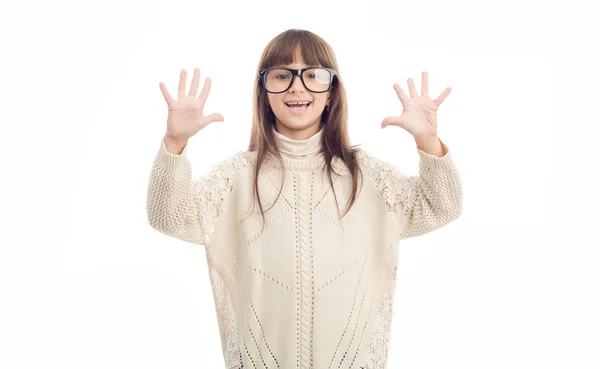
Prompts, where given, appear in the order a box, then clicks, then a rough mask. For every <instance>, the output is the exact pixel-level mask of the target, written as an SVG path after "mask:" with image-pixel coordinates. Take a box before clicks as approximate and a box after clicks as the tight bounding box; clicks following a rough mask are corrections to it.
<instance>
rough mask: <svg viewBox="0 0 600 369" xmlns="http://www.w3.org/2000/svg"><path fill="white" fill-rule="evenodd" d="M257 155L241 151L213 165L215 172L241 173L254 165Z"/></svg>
mask: <svg viewBox="0 0 600 369" xmlns="http://www.w3.org/2000/svg"><path fill="white" fill-rule="evenodd" d="M255 157H256V155H255V154H254V153H253V152H251V151H246V150H240V151H237V152H236V153H234V154H232V155H230V156H229V157H227V158H226V159H223V160H221V161H219V162H217V163H216V164H215V165H213V171H234V172H237V171H240V170H242V169H243V168H245V167H249V166H252V165H253V162H254V160H255Z"/></svg>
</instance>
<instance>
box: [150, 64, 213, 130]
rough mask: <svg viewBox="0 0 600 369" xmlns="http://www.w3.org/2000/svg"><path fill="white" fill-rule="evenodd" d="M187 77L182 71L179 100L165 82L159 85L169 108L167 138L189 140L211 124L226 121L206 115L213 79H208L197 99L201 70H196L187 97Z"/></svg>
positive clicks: (183, 70) (184, 71) (185, 72)
mask: <svg viewBox="0 0 600 369" xmlns="http://www.w3.org/2000/svg"><path fill="white" fill-rule="evenodd" d="M186 75H187V71H186V70H185V69H182V70H181V74H180V78H179V90H178V95H177V100H175V99H173V98H172V97H171V95H170V94H169V91H167V88H166V86H165V84H164V83H163V82H160V83H159V87H160V90H161V91H162V94H163V96H164V98H165V101H166V102H167V106H168V108H169V116H168V118H167V133H166V136H168V137H170V138H173V139H181V140H187V139H189V138H190V137H192V136H193V135H195V134H196V133H198V131H200V130H201V129H203V128H204V127H206V126H207V125H209V124H210V123H212V122H217V121H221V122H222V121H223V120H224V118H223V116H222V115H221V114H217V113H213V114H210V115H208V116H205V115H204V111H203V110H204V104H205V103H206V99H207V98H208V93H209V92H210V85H211V79H210V78H206V80H205V81H204V86H203V87H202V91H201V92H200V96H199V97H196V94H197V93H198V84H199V81H200V69H198V68H196V69H194V77H193V78H192V84H191V86H190V91H189V93H188V94H187V95H186V94H185V86H186Z"/></svg>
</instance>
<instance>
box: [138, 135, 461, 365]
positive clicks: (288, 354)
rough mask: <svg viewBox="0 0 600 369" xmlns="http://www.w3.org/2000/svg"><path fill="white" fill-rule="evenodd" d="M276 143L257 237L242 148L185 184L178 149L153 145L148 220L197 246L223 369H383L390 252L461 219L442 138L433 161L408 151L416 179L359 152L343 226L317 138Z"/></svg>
mask: <svg viewBox="0 0 600 369" xmlns="http://www.w3.org/2000/svg"><path fill="white" fill-rule="evenodd" d="M274 133H275V138H276V143H277V145H278V149H279V151H280V152H281V154H282V156H283V166H281V165H280V162H279V161H278V159H277V158H275V157H274V156H271V155H269V156H267V157H266V160H265V161H264V163H263V166H262V167H261V171H260V174H259V192H260V195H261V201H262V203H263V208H264V209H265V210H266V212H265V224H264V225H265V227H264V229H262V225H263V223H262V218H261V215H260V209H259V208H258V203H257V202H254V203H253V202H252V196H253V193H254V192H253V187H252V185H253V176H252V174H253V167H254V166H255V163H256V153H255V152H249V151H239V152H237V153H235V154H234V155H232V156H231V157H229V158H228V159H227V160H223V161H221V162H220V163H218V164H216V165H215V166H214V167H213V169H212V170H211V171H209V172H208V173H206V174H205V175H203V176H200V177H199V178H196V179H193V178H192V166H191V163H190V161H189V159H188V158H187V156H186V151H187V146H186V147H185V148H184V150H183V152H182V153H181V154H180V155H176V154H173V153H170V152H168V151H167V149H166V146H165V144H164V141H162V140H161V144H160V147H159V149H158V152H157V155H156V157H155V160H154V163H153V166H152V170H151V173H150V178H149V183H148V193H147V213H148V221H149V223H150V225H151V226H152V227H153V228H154V229H156V230H158V231H159V232H162V233H164V234H166V235H169V236H171V237H174V238H177V239H180V240H183V241H185V242H190V243H194V244H198V245H203V246H205V250H206V255H207V261H208V264H209V265H208V270H209V278H210V281H211V285H212V290H213V298H214V303H215V308H216V315H217V320H218V323H219V329H220V338H221V344H222V349H223V357H224V360H225V368H227V369H231V368H285V369H309V368H310V369H322V368H357V369H358V368H363V369H364V368H369V369H375V368H378V369H384V368H386V367H387V361H388V352H389V340H390V333H391V332H390V327H391V322H392V310H393V300H394V291H395V286H396V284H395V283H396V268H397V265H398V244H399V241H400V240H402V239H405V238H408V237H413V236H417V235H422V234H425V233H428V232H431V231H433V230H436V229H438V228H440V227H442V226H444V225H446V224H448V223H449V222H451V221H452V220H454V219H456V218H457V217H458V216H459V215H460V213H461V210H462V187H461V182H460V177H459V173H458V170H457V168H456V167H455V165H454V163H453V161H452V158H451V155H450V152H449V150H448V147H447V146H446V144H445V143H444V142H443V141H442V146H443V148H444V152H445V154H444V156H442V157H436V156H433V155H429V154H427V153H425V152H423V151H421V150H418V149H417V150H418V153H419V158H420V163H419V174H418V175H407V174H403V173H401V172H400V171H398V170H397V169H396V168H395V167H394V166H392V165H391V164H389V163H388V162H386V161H383V160H381V159H377V158H375V157H374V156H372V155H371V154H369V153H368V152H366V151H365V150H364V149H360V151H359V152H358V153H357V159H358V163H359V166H360V168H361V171H362V176H359V190H360V191H359V193H358V197H357V200H356V202H355V203H354V205H353V207H352V209H351V210H350V211H349V212H348V214H346V215H345V217H344V218H342V219H340V218H339V216H338V209H337V208H336V203H335V199H334V197H333V191H332V188H331V185H330V184H329V180H328V178H327V176H326V174H325V172H324V171H323V170H322V167H323V164H324V163H325V161H324V160H325V159H324V155H323V154H322V153H321V152H320V148H321V139H322V134H323V132H322V131H319V132H318V133H317V134H315V135H313V136H312V137H310V138H309V139H306V140H292V139H289V138H287V137H285V136H283V135H282V134H280V133H278V132H277V131H274ZM332 164H333V166H334V169H335V171H336V172H337V173H338V174H335V173H334V178H333V186H334V188H335V193H336V195H337V199H338V203H339V211H340V214H343V212H344V209H345V208H346V204H347V203H348V201H349V196H350V194H351V191H352V182H351V176H350V172H349V170H348V168H347V167H346V166H345V165H344V163H343V161H342V160H341V159H339V158H334V160H333V162H332ZM282 174H284V177H283V178H282ZM282 180H283V182H282ZM282 185H283V191H282V193H281V195H280V197H279V198H276V197H277V193H278V190H279V188H280V187H281V186H282ZM267 209H268V210H267Z"/></svg>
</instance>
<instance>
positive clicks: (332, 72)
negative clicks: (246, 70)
mask: <svg viewBox="0 0 600 369" xmlns="http://www.w3.org/2000/svg"><path fill="white" fill-rule="evenodd" d="M314 68H321V69H325V70H327V71H329V75H330V78H329V88H327V90H325V91H313V90H311V89H310V88H308V86H306V83H304V77H303V76H302V74H303V73H304V71H306V70H309V69H314ZM273 69H284V70H287V71H289V72H291V73H292V78H290V84H289V86H287V88H286V89H285V90H283V91H281V92H271V91H269V90H268V89H267V83H266V82H265V77H266V75H267V72H268V71H270V70H273ZM258 76H259V77H260V81H261V82H262V85H263V86H264V88H265V90H266V91H267V92H268V93H271V94H282V93H284V92H286V91H287V90H289V89H290V87H292V85H293V84H294V78H295V77H296V76H298V77H300V81H301V82H302V84H303V85H304V87H305V88H306V89H307V90H308V91H310V92H313V93H316V94H322V93H325V92H327V91H329V90H331V87H332V86H333V78H334V77H335V76H336V73H335V69H333V68H325V67H319V66H318V65H315V66H311V67H306V68H302V69H292V68H284V67H272V68H266V69H261V70H260V71H259V72H258Z"/></svg>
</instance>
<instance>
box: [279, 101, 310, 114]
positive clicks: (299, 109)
mask: <svg viewBox="0 0 600 369" xmlns="http://www.w3.org/2000/svg"><path fill="white" fill-rule="evenodd" d="M285 105H286V106H287V107H288V109H290V110H291V111H292V112H294V113H298V112H299V113H301V112H304V111H306V110H308V107H309V106H311V105H312V103H310V102H309V103H308V104H300V105H294V104H287V103H286V104H285Z"/></svg>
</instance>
